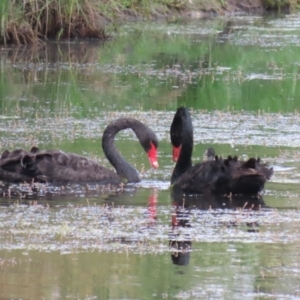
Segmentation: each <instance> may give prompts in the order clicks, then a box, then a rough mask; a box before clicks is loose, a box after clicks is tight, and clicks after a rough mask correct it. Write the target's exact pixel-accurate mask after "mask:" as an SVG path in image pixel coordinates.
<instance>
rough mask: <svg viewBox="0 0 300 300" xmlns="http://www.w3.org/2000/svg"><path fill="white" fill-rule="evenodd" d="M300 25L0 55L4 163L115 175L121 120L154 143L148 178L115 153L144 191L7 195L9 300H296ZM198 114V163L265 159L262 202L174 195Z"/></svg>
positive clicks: (54, 190)
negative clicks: (78, 157) (49, 164)
mask: <svg viewBox="0 0 300 300" xmlns="http://www.w3.org/2000/svg"><path fill="white" fill-rule="evenodd" d="M299 24H300V15H287V16H283V15H280V16H276V17H274V16H272V17H260V16H259V17H248V16H242V17H235V18H230V19H227V18H219V19H214V20H205V21H203V20H201V21H194V22H191V23H187V22H184V21H176V22H169V23H168V22H165V23H157V24H154V23H146V24H144V23H139V24H128V25H124V26H123V27H122V28H120V29H119V32H118V33H117V34H116V35H115V36H113V39H112V40H110V41H108V42H106V43H98V42H95V41H88V42H87V41H73V42H70V43H69V42H64V43H56V42H55V41H52V42H49V43H48V44H47V45H45V46H44V47H43V48H42V49H28V48H10V47H8V48H2V49H1V52H0V58H1V66H0V70H1V72H0V87H1V89H0V91H1V97H0V105H1V106H0V107H1V115H0V141H1V149H0V150H1V151H2V150H5V149H14V148H17V147H22V148H26V149H29V148H30V147H31V146H33V145H36V146H39V147H40V148H52V149H62V150H64V151H72V152H76V153H79V154H83V155H86V156H89V157H93V158H95V159H97V160H99V161H100V162H101V163H102V164H104V165H105V166H108V165H109V164H108V162H107V161H106V159H105V158H104V155H103V153H102V149H101V145H100V141H101V135H102V132H103V130H104V128H105V126H106V125H107V124H108V123H109V122H110V121H112V120H115V119H116V118H118V117H120V116H129V117H134V118H137V119H139V120H141V121H143V122H145V123H146V124H147V125H149V126H150V127H151V128H152V129H153V130H154V131H155V132H156V133H157V136H158V138H159V141H160V144H159V163H160V168H159V169H157V170H152V169H150V168H149V163H148V161H147V158H146V156H145V154H144V153H143V151H142V150H141V148H140V146H139V144H138V142H137V141H136V140H135V137H134V135H133V134H132V133H131V132H130V131H125V132H122V133H120V134H119V135H118V136H117V138H116V145H117V147H118V148H119V149H120V151H121V153H122V154H123V155H124V156H125V157H126V158H127V159H128V161H129V162H130V163H131V164H133V165H134V166H135V167H136V168H137V169H138V170H139V171H140V174H141V176H142V178H143V180H142V182H141V183H139V184H136V185H134V184H131V185H125V186H123V187H118V188H107V187H106V188H103V187H102V186H99V185H97V184H87V185H84V186H81V185H76V184H73V185H65V186H51V185H36V186H35V187H34V189H33V188H32V187H30V186H28V185H26V184H22V185H7V184H5V183H1V186H0V189H1V190H0V194H1V199H0V291H1V293H0V299H241V298H243V299H300V255H299V249H300V243H299V240H300V218H299V214H300V211H299V208H300V187H299V184H300V175H299V174H300V154H299V147H300V134H299V131H300V117H299V116H300V114H299V111H300V100H299V96H298V95H299V94H300V90H299V89H300V87H299V84H298V81H299V78H300V75H299V74H300V69H299V65H300V52H299V46H300V38H299V36H300V34H299V33H300V30H299ZM180 105H185V106H187V107H189V108H190V109H191V114H192V119H193V124H194V134H195V147H194V155H193V160H194V161H199V160H202V156H203V152H204V150H205V149H206V148H207V147H209V146H213V147H214V148H215V149H216V152H217V153H218V154H221V155H226V154H235V155H239V156H240V157H242V158H244V159H246V158H247V157H249V156H259V157H261V158H262V159H263V160H264V161H266V162H269V163H270V165H272V166H273V168H274V170H275V174H274V176H273V177H272V179H271V181H270V182H268V183H267V184H266V187H265V191H264V192H263V193H262V195H261V196H260V197H259V198H249V197H248V198H245V197H236V196H235V197H233V198H232V199H229V198H208V197H196V196H194V197H191V196H190V197H179V198H178V197H176V198H174V197H173V196H172V195H171V193H170V190H169V180H170V176H171V172H172V169H173V167H174V165H173V163H172V161H171V146H170V141H169V126H170V124H171V121H172V118H173V115H174V112H175V110H176V108H177V107H178V106H180Z"/></svg>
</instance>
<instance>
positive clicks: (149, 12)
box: [0, 0, 300, 44]
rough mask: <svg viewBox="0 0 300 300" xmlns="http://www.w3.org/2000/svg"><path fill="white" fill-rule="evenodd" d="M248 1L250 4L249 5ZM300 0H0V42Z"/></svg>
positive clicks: (86, 33) (92, 32) (101, 32)
mask: <svg viewBox="0 0 300 300" xmlns="http://www.w3.org/2000/svg"><path fill="white" fill-rule="evenodd" d="M249 3H250V4H249ZM299 4H300V0H251V1H248V0H193V1H191V0H101V1H99V0H52V1H50V0H8V1H0V14H1V24H0V29H1V35H0V44H34V43H37V42H39V41H41V40H43V39H47V38H56V39H61V38H75V37H79V38H105V37H106V34H105V26H106V24H107V23H108V22H110V21H111V20H113V19H116V18H117V19H120V18H121V19H122V18H123V19H126V18H136V17H143V18H144V17H158V16H167V15H172V14H189V13H190V16H194V17H201V16H205V15H207V14H209V15H211V14H220V13H226V11H231V12H232V11H242V10H244V11H247V12H253V11H263V10H271V9H272V10H273V9H276V10H280V9H283V8H287V9H294V8H297V6H298V5H299Z"/></svg>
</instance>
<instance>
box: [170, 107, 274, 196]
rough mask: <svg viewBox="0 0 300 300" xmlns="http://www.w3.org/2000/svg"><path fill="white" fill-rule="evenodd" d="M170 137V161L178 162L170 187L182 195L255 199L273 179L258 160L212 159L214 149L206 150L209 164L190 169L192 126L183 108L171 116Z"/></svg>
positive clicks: (265, 165)
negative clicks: (231, 194)
mask: <svg viewBox="0 0 300 300" xmlns="http://www.w3.org/2000/svg"><path fill="white" fill-rule="evenodd" d="M174 123H176V124H174ZM170 136H171V142H172V145H173V160H174V161H177V163H176V166H175V169H174V171H173V174H172V177H171V183H174V186H175V187H176V188H177V189H180V190H182V191H185V192H190V193H206V192H209V193H215V194H223V193H233V194H247V195H248V194H253V195H256V194H257V193H258V192H260V191H261V190H262V189H263V188H264V184H265V182H266V180H268V179H270V177H271V176H272V175H273V169H272V168H269V167H268V166H267V164H263V163H261V162H260V159H259V158H258V159H256V158H253V157H251V158H249V159H248V160H247V161H240V160H238V158H237V157H236V156H235V157H231V156H228V158H226V159H222V158H219V157H218V156H215V157H214V158H213V157H212V155H213V154H214V153H215V152H214V149H213V148H209V149H208V150H207V155H208V158H209V160H207V161H205V162H202V163H198V164H196V165H194V166H193V167H191V157H192V147H191V145H192V143H193V126H192V121H191V118H190V114H189V111H188V110H187V109H186V108H184V107H180V108H178V110H177V112H176V114H175V116H174V119H173V122H172V125H171V128H170ZM172 137H173V138H172ZM180 138H181V140H180ZM174 148H175V150H174ZM174 153H175V154H174Z"/></svg>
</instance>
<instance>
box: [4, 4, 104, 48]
mask: <svg viewBox="0 0 300 300" xmlns="http://www.w3.org/2000/svg"><path fill="white" fill-rule="evenodd" d="M0 14H1V25H0V29H1V34H0V43H2V44H33V43H36V42H38V41H41V39H43V38H44V39H47V38H57V39H60V38H75V37H84V38H86V37H88V38H104V37H105V36H106V35H105V30H104V25H105V18H104V17H102V16H101V14H100V13H99V10H97V9H96V4H95V1H89V0H53V1H47V0H31V1H28V0H10V1H1V4H0Z"/></svg>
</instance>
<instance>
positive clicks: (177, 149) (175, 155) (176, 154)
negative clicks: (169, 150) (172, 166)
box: [173, 146, 181, 162]
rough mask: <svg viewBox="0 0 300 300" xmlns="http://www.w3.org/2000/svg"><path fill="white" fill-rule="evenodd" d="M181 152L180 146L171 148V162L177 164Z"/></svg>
mask: <svg viewBox="0 0 300 300" xmlns="http://www.w3.org/2000/svg"><path fill="white" fill-rule="evenodd" d="M180 151H181V146H179V147H175V146H173V161H174V162H177V161H178V158H179V155H180Z"/></svg>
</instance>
